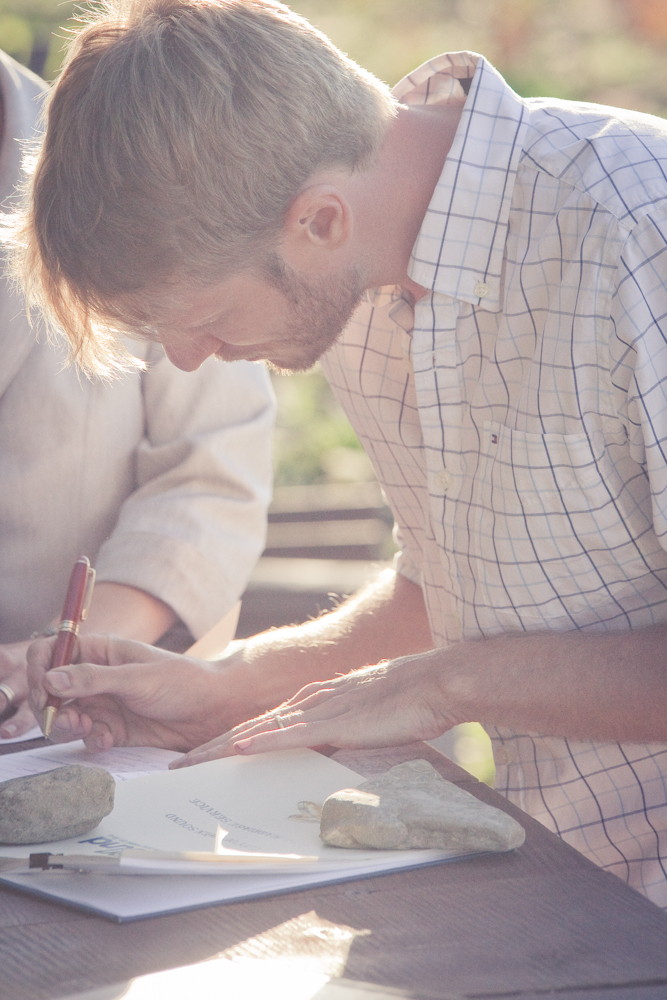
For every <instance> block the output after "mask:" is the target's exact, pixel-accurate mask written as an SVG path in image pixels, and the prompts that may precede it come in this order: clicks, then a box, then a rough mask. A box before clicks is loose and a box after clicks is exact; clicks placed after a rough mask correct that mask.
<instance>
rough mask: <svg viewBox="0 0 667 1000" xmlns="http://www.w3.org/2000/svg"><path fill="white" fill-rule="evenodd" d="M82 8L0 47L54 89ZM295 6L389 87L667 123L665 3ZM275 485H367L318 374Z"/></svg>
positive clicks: (52, 0)
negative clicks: (550, 102) (421, 86)
mask: <svg viewBox="0 0 667 1000" xmlns="http://www.w3.org/2000/svg"><path fill="white" fill-rule="evenodd" d="M87 6H89V5H88V4H86V3H85V2H83V3H82V2H79V3H71V2H59V0H0V47H1V48H3V49H4V50H5V51H7V52H8V53H9V54H10V55H12V56H13V57H14V58H15V59H17V60H19V61H20V62H22V63H24V64H25V65H27V66H30V67H31V68H32V69H33V70H34V71H35V72H36V73H38V74H39V75H40V76H42V77H44V78H45V79H46V80H52V79H53V77H54V76H55V75H56V74H57V72H58V67H59V64H60V60H61V58H62V50H63V45H64V44H65V40H66V38H67V34H68V30H69V29H71V28H72V26H74V25H75V24H76V12H77V10H85V9H86V7H87ZM291 6H292V7H293V8H294V9H295V10H297V11H298V12H299V13H301V14H304V15H305V16H306V17H308V18H309V19H310V20H311V21H312V22H313V23H314V24H316V25H317V26H318V27H319V28H321V29H322V30H323V31H325V32H326V33H327V34H328V35H329V36H330V37H331V38H332V39H333V41H334V42H335V43H336V44H337V45H338V46H339V47H340V48H342V49H343V50H344V51H345V52H347V53H348V54H349V55H350V56H351V57H352V58H353V59H355V60H356V61H357V62H359V63H361V64H362V65H363V66H365V67H366V68H367V69H369V70H371V71H372V72H374V73H375V74H377V75H378V76H379V77H381V78H382V79H383V80H385V81H386V82H388V83H390V84H394V83H396V82H397V81H398V80H399V79H400V78H401V77H402V76H404V75H405V74H406V73H407V72H409V71H410V70H411V69H413V68H414V67H415V66H417V65H419V64H420V63H421V62H423V61H425V60H426V59H428V58H430V57H431V56H433V55H435V54H437V53H439V52H444V51H453V50H459V49H472V50H474V51H476V52H481V53H482V54H483V55H485V56H486V57H487V59H489V60H490V61H491V62H492V63H494V65H495V66H496V67H497V68H498V69H499V70H500V72H501V73H502V74H503V76H504V77H505V78H506V79H507V80H508V82H509V83H510V84H511V85H512V86H513V87H514V89H515V90H516V91H517V92H518V93H520V94H522V95H523V96H526V97H528V96H538V95H549V96H555V97H562V98H568V99H572V100H584V101H595V102H597V103H601V104H611V105H618V106H622V107H629V108H634V109H636V110H639V111H646V112H651V113H653V114H658V115H663V116H665V115H667V0H295V2H294V3H292V4H291ZM274 381H275V387H276V392H277V394H278V398H279V418H278V425H277V429H276V440H275V457H276V485H277V487H278V488H279V489H280V488H288V487H300V486H312V487H315V486H318V485H319V486H322V487H331V488H333V489H334V490H335V489H340V488H341V487H342V486H343V485H345V484H347V485H349V486H350V487H351V486H352V485H353V484H354V485H357V486H358V485H359V484H361V485H362V486H363V485H367V484H368V485H370V484H372V483H373V482H374V476H373V472H372V469H371V468H370V465H369V463H368V461H367V460H366V457H365V455H364V453H363V451H362V450H361V448H360V446H359V443H358V441H357V439H356V436H355V434H354V432H353V431H352V430H351V428H350V426H349V424H348V423H347V420H346V418H345V417H344V415H343V414H342V413H341V411H340V410H339V408H338V406H337V405H336V403H335V401H334V400H333V399H332V397H331V394H330V392H329V390H328V387H327V385H326V383H325V381H324V379H323V378H322V376H321V374H320V372H319V371H318V369H317V368H315V369H314V370H313V371H312V372H309V373H307V374H304V375H293V376H290V377H289V378H283V377H276V378H275V380H274ZM449 749H450V751H451V753H452V754H453V755H454V756H455V757H456V758H457V759H458V760H459V762H460V763H462V764H463V765H464V766H465V767H467V768H468V769H469V770H470V771H472V772H473V773H474V774H476V775H477V776H478V777H480V778H482V779H483V780H487V781H491V780H492V775H493V764H492V761H491V759H490V755H489V751H488V744H487V741H486V740H485V737H484V734H483V732H482V731H481V730H480V728H479V727H478V726H476V725H475V724H470V725H467V726H464V727H458V730H457V732H456V733H454V734H453V735H452V737H451V742H450V747H449Z"/></svg>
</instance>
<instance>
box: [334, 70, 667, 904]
mask: <svg viewBox="0 0 667 1000" xmlns="http://www.w3.org/2000/svg"><path fill="white" fill-rule="evenodd" d="M395 93H396V95H397V97H398V98H399V100H400V101H401V102H403V103H405V104H425V103H435V102H455V103H459V104H464V102H465V104H464V107H463V111H462V117H461V121H460V125H459V128H458V130H457V134H456V138H455V141H454V144H453V147H452V149H451V151H450V153H449V155H448V157H447V160H446V162H445V164H444V168H443V172H442V175H441V178H440V181H439V183H438V185H437V187H436V189H435V191H434V194H433V197H432V200H431V204H430V206H429V209H428V211H427V213H426V216H425V218H424V220H423V224H422V227H421V232H420V234H419V236H418V239H417V241H416V243H415V246H414V249H413V255H412V262H411V268H410V277H411V278H412V279H413V280H414V281H416V282H417V283H418V284H419V285H421V286H422V287H423V288H425V289H426V290H427V294H425V295H424V296H423V297H422V298H420V299H419V300H418V302H417V304H416V306H415V307H414V309H413V307H412V306H411V305H410V304H409V302H408V301H407V300H406V299H404V298H401V296H400V290H399V289H392V288H383V289H379V290H378V291H377V292H376V293H374V294H373V295H369V296H368V301H367V302H364V303H363V304H362V305H361V306H360V308H359V310H358V311H357V313H356V314H355V317H354V319H353V321H352V323H351V324H350V326H349V328H348V330H347V331H346V333H345V334H344V336H343V338H342V339H341V341H340V343H339V344H338V345H336V346H335V347H334V348H333V349H332V350H331V351H330V352H329V353H328V354H327V356H326V357H325V358H324V360H323V368H324V370H325V372H326V374H327V377H328V378H329V379H330V381H331V383H332V385H333V387H334V390H335V392H336V394H337V395H338V397H339V399H340V400H341V402H342V404H343V406H344V408H345V410H346V411H347V414H348V416H349V418H350V420H351V422H352V424H353V425H354V427H355V428H356V430H357V432H358V434H359V436H360V438H361V439H362V441H363V443H364V445H365V447H366V449H367V450H368V452H369V454H370V456H371V458H372V460H373V463H374V466H375V469H376V472H377V474H378V477H379V479H380V481H381V483H382V485H383V487H384V490H385V493H386V496H387V499H388V501H389V503H390V505H391V507H392V509H393V512H394V516H395V519H396V524H397V528H398V532H399V537H400V542H401V547H402V548H401V554H400V556H399V558H398V568H399V570H400V572H401V573H403V574H405V575H406V576H407V577H409V578H410V579H412V580H414V581H415V582H417V583H419V584H421V585H422V587H423V589H424V594H425V599H426V603H427V607H428V612H429V617H430V621H431V627H432V630H433V636H434V640H435V643H436V645H438V646H441V645H446V644H447V643H449V642H452V641H455V640H458V639H460V638H465V639H473V638H478V637H489V636H493V635H497V634H499V633H508V632H527V631H544V630H547V629H548V630H567V629H584V630H587V631H590V632H601V631H607V630H626V629H630V628H641V627H642V626H645V625H649V624H651V623H656V622H661V621H665V620H667V552H666V548H667V461H666V447H667V343H666V338H667V122H664V121H661V120H660V119H657V118H652V117H650V116H646V115H639V114H633V113H632V112H623V111H617V110H615V109H611V108H603V107H599V106H595V105H585V104H573V103H570V102H566V101H558V100H549V99H541V98H540V99H530V100H523V99H521V98H519V97H518V96H517V95H516V94H515V93H514V92H513V91H512V90H511V89H510V88H509V87H508V86H507V84H506V83H505V82H504V81H503V80H502V78H501V77H500V76H499V75H498V74H497V73H496V71H495V70H494V69H493V68H492V67H491V66H490V65H489V63H488V62H486V61H485V60H484V59H483V58H482V57H480V56H477V55H474V54H471V53H453V54H448V55H443V56H440V57H438V58H436V59H433V60H431V61H430V62H429V63H427V64H425V65H424V66H422V67H420V68H419V69H418V70H416V71H415V72H414V73H412V74H410V76H408V77H406V78H405V79H404V80H403V81H402V82H401V83H400V84H399V85H398V87H397V88H396V90H395ZM466 94H467V97H466ZM581 670H582V671H584V670H586V664H585V663H582V664H581ZM490 735H491V737H492V739H493V742H494V752H495V757H496V766H497V787H498V788H499V790H500V791H502V792H503V793H504V794H505V795H507V796H508V797H509V798H510V799H512V800H513V801H515V802H516V803H517V804H518V805H519V806H521V807H522V808H523V809H525V810H526V811H527V812H529V813H530V814H531V815H533V816H535V817H537V818H538V819H540V820H541V821H542V822H544V823H545V824H546V825H547V826H549V827H550V828H551V829H553V830H555V831H557V832H558V833H559V834H560V835H561V836H562V837H564V838H565V839H566V840H567V841H569V843H571V844H572V845H574V846H575V847H577V848H578V849H579V850H581V851H582V852H583V853H584V854H586V855H588V856H589V857H591V858H592V859H593V860H594V861H596V862H597V863H598V864H600V865H602V866H603V867H605V868H607V869H609V870H610V871H612V872H615V873H616V874H618V875H619V876H620V877H621V878H624V879H625V880H627V881H629V882H630V883H631V884H632V885H634V886H635V887H636V888H638V889H640V890H641V891H643V892H644V893H646V894H647V895H649V896H650V897H651V898H652V899H653V900H654V901H655V902H656V903H658V905H661V906H666V907H667V879H666V877H665V876H666V872H667V804H666V802H667V745H665V744H652V745H647V744H642V745H639V744H632V745H629V744H624V745H619V744H617V743H603V744H601V743H586V742H575V741H572V740H565V739H560V738H552V737H544V736H540V735H538V734H534V733H520V732H514V731H512V730H509V729H505V728H503V729H495V730H492V731H491V733H490Z"/></svg>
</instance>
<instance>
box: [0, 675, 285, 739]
mask: <svg viewBox="0 0 667 1000" xmlns="http://www.w3.org/2000/svg"><path fill="white" fill-rule="evenodd" d="M1 687H2V685H0V688H1ZM271 718H272V719H273V721H274V722H275V724H276V725H277V727H278V729H284V728H285V720H284V719H283V718H282V717H281V716H280V715H276V714H275V712H271Z"/></svg>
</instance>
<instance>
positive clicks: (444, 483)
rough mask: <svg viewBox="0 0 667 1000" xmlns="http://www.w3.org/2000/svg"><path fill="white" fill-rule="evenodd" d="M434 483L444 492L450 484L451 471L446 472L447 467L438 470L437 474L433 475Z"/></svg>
mask: <svg viewBox="0 0 667 1000" xmlns="http://www.w3.org/2000/svg"><path fill="white" fill-rule="evenodd" d="M435 484H436V486H437V487H438V489H439V490H442V492H443V493H446V492H447V490H448V489H449V487H450V486H451V485H452V476H451V473H450V472H448V471H447V469H443V470H442V472H439V473H438V475H437V476H436V477H435Z"/></svg>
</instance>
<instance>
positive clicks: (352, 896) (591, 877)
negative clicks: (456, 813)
mask: <svg viewBox="0 0 667 1000" xmlns="http://www.w3.org/2000/svg"><path fill="white" fill-rule="evenodd" d="M8 749H9V748H3V750H4V751H5V752H6V751H7V750H8ZM415 757H423V758H426V759H428V760H430V761H431V762H432V763H433V764H434V765H435V766H436V767H438V769H439V770H440V771H441V773H442V774H443V775H444V776H445V777H447V778H449V779H450V780H453V781H455V782H456V783H458V784H460V785H462V786H463V787H465V788H467V789H469V790H470V791H472V792H473V793H474V794H476V795H478V796H479V797H480V798H482V799H484V800H486V801H488V802H491V803H493V804H495V805H501V806H502V807H503V808H506V809H507V811H508V812H510V813H512V814H514V815H516V816H517V818H519V819H520V821H521V822H522V823H523V824H524V826H525V828H526V833H527V836H526V842H525V844H524V845H523V847H521V848H520V849H519V850H517V851H515V852H512V853H510V854H504V855H489V856H484V857H477V858H471V859H467V860H461V861H457V862H455V863H451V864H443V865H438V866H435V867H428V868H422V869H417V870H415V871H410V872H398V873H394V874H389V875H383V876H379V877H373V878H368V879H362V880H359V881H353V882H345V883H342V884H340V885H328V886H324V887H321V888H315V889H308V890H304V891H299V892H294V893H289V894H287V895H282V896H276V897H273V898H267V899H260V900H250V901H247V902H241V903H232V904H226V905H221V906H213V907H208V908H205V909H201V910H194V911H190V912H188V913H183V914H173V915H169V916H164V917H158V918H152V919H148V920H142V921H138V922H133V923H130V924H115V923H112V922H111V921H109V920H106V919H103V918H101V917H97V916H93V915H89V914H86V913H83V912H80V911H77V910H74V909H70V908H68V907H65V906H62V905H60V904H56V903H51V902H47V901H43V900H39V899H36V898H32V897H30V896H27V895H23V894H22V893H20V892H18V891H16V890H12V889H9V888H1V887H0V997H2V998H3V1000H53V998H55V997H64V996H66V995H68V994H73V993H76V992H79V991H88V990H91V989H93V988H95V987H98V988H103V987H104V989H101V992H100V993H99V994H96V996H97V995H99V996H100V997H102V996H103V997H104V998H105V1000H111V998H114V997H119V998H120V997H121V996H123V993H124V991H125V989H126V987H127V984H128V982H129V981H130V980H131V979H133V978H134V977H137V976H141V975H143V974H147V973H155V972H156V971H158V970H164V969H173V968H175V967H177V966H184V965H191V964H192V963H200V962H203V961H204V960H209V959H212V958H214V957H219V958H224V959H233V960H234V961H235V963H236V964H235V968H236V969H238V968H245V967H247V968H251V967H252V961H251V960H253V959H255V960H257V959H262V960H264V961H265V962H270V961H273V960H275V961H278V960H280V962H278V965H277V966H276V967H279V966H280V963H282V967H284V965H285V962H287V963H289V961H290V960H293V961H294V962H296V963H297V964H298V961H299V959H301V960H302V962H301V965H303V962H304V961H307V962H309V963H310V966H309V967H311V968H312V967H313V966H314V967H317V968H321V969H322V970H323V971H324V972H325V973H326V978H329V977H330V981H329V982H328V984H327V985H324V986H323V987H322V988H321V989H320V990H318V991H317V992H316V993H315V994H310V995H311V996H312V997H313V1000H362V998H363V1000H383V998H387V1000H388V998H390V997H397V996H407V997H412V998H414V1000H433V998H440V1000H463V998H468V1000H471V998H476V1000H481V998H484V1000H493V998H500V997H503V998H510V997H512V998H520V1000H547V998H551V1000H665V998H667V915H665V914H664V913H663V912H662V911H661V910H659V909H658V908H657V907H655V906H653V904H651V903H649V902H648V901H647V900H646V899H644V898H643V897H642V896H640V895H639V894H637V893H636V892H634V891H633V890H631V889H629V888H628V887H627V886H625V885H624V884H623V883H622V882H620V881H619V880H618V879H617V878H615V877H614V876H613V875H610V874H607V873H605V872H603V871H601V870H600V869H598V868H596V867H595V866H594V865H592V864H591V863H590V862H588V861H587V860H586V859H585V858H583V857H582V856H581V855H580V854H578V853H577V852H576V851H574V850H572V849H571V848H570V847H568V846H567V845H566V844H565V843H563V842H562V841H561V840H559V839H558V838H557V837H556V836H554V835H553V834H551V833H550V832H549V831H547V830H546V829H545V828H544V827H542V826H541V825H540V824H539V823H536V822H534V821H533V820H531V819H530V818H528V817H527V816H525V815H524V814H523V813H520V812H519V811H518V810H516V809H514V808H513V807H511V806H509V805H508V804H507V803H506V802H505V800H504V799H502V798H501V797H500V796H499V795H497V794H496V793H495V792H493V791H492V790H491V789H489V788H487V787H486V786H485V785H482V784H480V783H478V782H477V781H475V779H474V778H472V777H471V776H470V775H468V774H467V773H466V772H464V771H462V770H461V769H460V768H458V767H457V766H456V765H454V764H453V763H452V762H451V761H449V760H447V758H445V757H442V756H441V755H440V754H438V753H437V752H436V751H435V750H433V749H431V748H430V747H427V746H425V745H424V744H415V745H412V746H410V747H402V748H399V749H395V750H382V751H355V752H341V751H339V752H338V753H336V754H335V758H336V759H337V760H339V761H340V762H341V763H344V764H346V765H347V766H349V767H352V768H354V769H355V770H356V771H358V772H360V773H363V774H365V775H367V776H370V775H371V774H376V773H380V772H382V771H385V770H386V769H387V768H388V767H390V766H392V765H393V764H396V763H399V762H400V761H401V760H407V759H411V758H415ZM244 960H245V961H246V963H247V966H243V965H242V964H241V965H239V964H238V963H239V962H241V963H242V962H243V961H244ZM226 967H227V968H229V966H228V965H226ZM255 967H257V962H255ZM209 968H210V966H209ZM194 972H195V970H190V972H189V973H188V974H190V975H194ZM113 984H117V985H116V986H115V987H114V986H113ZM146 995H150V996H151V997H152V996H153V993H151V994H146ZM254 995H255V994H253V993H252V992H251V991H250V990H242V991H241V992H240V993H239V995H238V1000H254ZM271 995H272V996H274V997H278V996H279V997H283V996H284V997H289V993H283V992H279V991H278V990H275V991H272V993H271ZM154 996H155V1000H161V997H162V996H164V993H160V992H155V994H154ZM218 996H220V997H222V996H225V998H227V997H229V998H230V1000H237V995H236V994H230V993H229V992H226V991H221V990H216V992H215V997H216V1000H217V997H218ZM86 1000H88V998H86ZM267 1000H269V998H268V997H267Z"/></svg>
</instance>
